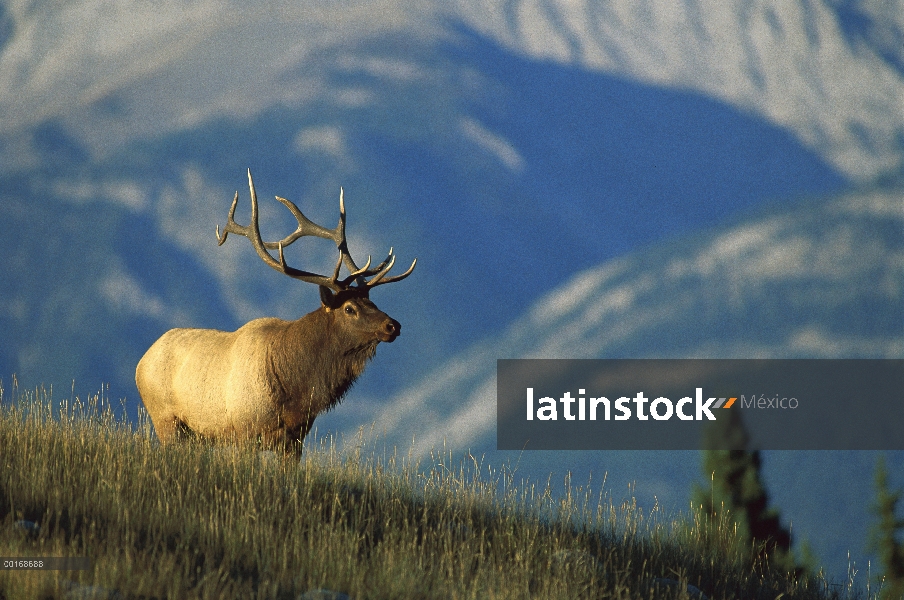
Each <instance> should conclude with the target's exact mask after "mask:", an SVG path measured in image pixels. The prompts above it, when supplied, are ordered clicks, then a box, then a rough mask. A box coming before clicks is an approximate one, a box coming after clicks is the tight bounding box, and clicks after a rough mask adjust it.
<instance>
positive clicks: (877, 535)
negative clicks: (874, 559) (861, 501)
mask: <svg viewBox="0 0 904 600" xmlns="http://www.w3.org/2000/svg"><path fill="white" fill-rule="evenodd" d="M900 499H901V492H900V491H897V492H892V491H891V490H890V489H889V487H888V468H887V467H886V466H885V457H884V456H880V457H879V460H878V461H877V463H876V502H875V504H873V512H874V513H875V514H876V516H877V517H878V518H879V520H878V522H877V523H876V525H875V526H874V529H873V537H872V545H873V548H874V549H875V550H876V551H877V552H878V554H879V562H880V564H881V565H882V570H883V572H884V577H883V580H884V581H883V582H882V591H881V593H880V596H879V598H880V599H881V600H902V598H904V542H902V541H900V540H898V534H899V532H901V531H902V530H904V519H899V518H898V517H897V516H896V510H897V505H898V501H899V500H900Z"/></svg>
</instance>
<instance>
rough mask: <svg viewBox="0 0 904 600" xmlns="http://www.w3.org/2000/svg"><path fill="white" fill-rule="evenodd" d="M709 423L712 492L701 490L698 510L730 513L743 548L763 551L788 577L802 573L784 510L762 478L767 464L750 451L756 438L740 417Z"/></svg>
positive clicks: (707, 461)
mask: <svg viewBox="0 0 904 600" xmlns="http://www.w3.org/2000/svg"><path fill="white" fill-rule="evenodd" d="M726 413H727V414H725V415H721V414H720V415H719V420H717V421H713V422H711V423H709V427H707V429H706V430H705V431H704V438H703V447H704V451H703V471H704V473H706V475H707V476H708V477H712V490H705V489H703V488H702V487H701V486H699V485H695V486H694V487H695V489H694V504H695V505H696V506H702V509H703V511H704V513H705V514H715V513H716V512H718V511H720V510H723V509H727V510H728V511H729V512H730V514H731V516H732V518H733V519H734V521H735V523H736V524H737V526H738V536H739V539H738V542H739V543H741V544H743V545H744V546H746V547H748V548H751V547H753V545H754V544H756V545H757V546H758V547H759V549H760V550H759V555H760V556H761V557H764V558H767V559H768V562H769V564H770V565H772V566H775V567H777V568H779V569H782V570H784V571H786V572H799V571H800V569H799V568H798V567H797V566H796V564H795V561H794V556H793V554H792V553H791V534H790V532H788V530H786V529H785V528H784V527H782V524H781V520H780V518H779V513H778V510H776V509H775V508H770V507H769V495H768V493H767V492H766V487H765V485H764V484H763V481H762V478H761V476H760V472H761V468H762V459H761V457H760V453H759V451H757V450H750V449H749V444H750V436H749V434H748V433H747V429H746V428H745V427H744V423H743V421H742V420H741V417H740V414H739V411H734V410H732V411H726Z"/></svg>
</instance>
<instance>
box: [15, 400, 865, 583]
mask: <svg viewBox="0 0 904 600" xmlns="http://www.w3.org/2000/svg"><path fill="white" fill-rule="evenodd" d="M352 447H353V449H352V450H350V451H345V452H339V451H338V450H337V449H336V448H337V446H336V445H335V444H332V443H329V442H327V441H324V442H321V443H315V444H308V446H307V447H306V449H305V453H304V455H303V457H302V459H301V461H300V462H298V461H294V460H289V459H287V458H285V457H283V456H281V455H276V454H273V453H272V452H261V451H258V449H256V448H253V447H247V446H245V447H236V446H211V445H208V444H205V443H202V442H190V443H189V442H186V443H182V444H177V445H170V446H166V447H161V446H160V445H159V444H158V442H157V440H156V438H155V436H154V434H153V430H152V427H151V426H150V424H149V421H148V420H147V419H146V418H140V419H139V422H138V423H137V424H128V423H124V422H123V421H122V420H119V419H117V418H116V416H115V413H114V411H113V410H112V408H111V406H110V403H109V402H108V400H107V399H106V398H104V397H103V395H102V394H98V395H95V396H93V397H90V398H87V399H85V400H81V399H79V398H76V397H70V398H68V399H65V400H63V401H58V400H54V399H53V398H51V395H50V393H49V392H48V391H46V390H42V389H37V390H32V391H21V390H18V389H16V388H15V387H13V389H12V390H9V389H8V390H2V388H0V557H48V556H87V557H89V558H90V562H91V566H90V569H88V570H82V571H41V570H31V571H25V570H0V599H3V600H11V599H19V598H65V597H120V598H287V599H292V598H318V597H319V598H328V597H333V598H343V597H344V596H342V595H340V594H345V595H347V597H350V598H354V599H366V598H449V599H465V598H473V599H484V598H487V599H490V598H525V599H526V598H544V599H545V598H550V599H557V598H562V599H565V598H568V599H573V598H618V599H625V600H628V599H630V600H635V599H637V600H640V599H652V598H693V597H697V598H700V596H699V595H696V592H694V591H693V589H691V592H693V593H689V592H688V588H687V585H688V584H690V585H692V586H694V587H695V588H698V589H699V590H701V591H702V593H703V594H705V595H706V597H708V598H710V599H713V600H715V599H738V600H741V599H744V600H776V599H777V598H781V599H782V600H792V599H801V600H804V599H806V600H810V599H812V600H816V599H820V600H821V599H841V598H844V599H847V598H862V597H864V594H865V596H866V597H871V596H872V595H871V594H870V593H869V591H868V590H867V591H866V592H865V593H864V592H862V591H857V589H856V588H855V586H854V582H850V581H849V582H842V583H841V584H837V583H832V582H829V581H826V580H825V579H824V578H823V577H822V576H821V575H819V574H807V575H797V576H796V575H794V574H789V573H782V572H781V571H779V570H778V569H777V568H775V567H773V566H770V564H769V559H768V556H766V557H763V556H762V553H761V552H759V551H758V550H759V549H758V548H756V547H746V546H744V545H742V544H739V543H738V542H737V539H738V536H737V535H736V529H735V526H734V524H733V522H732V520H731V518H730V515H728V514H726V513H725V512H722V513H717V514H704V513H703V512H702V511H701V510H694V509H693V507H691V508H689V510H688V511H687V512H686V513H683V514H678V515H668V514H665V513H664V512H663V511H662V510H660V509H659V508H654V509H653V510H652V511H642V510H640V509H639V508H638V506H637V504H636V502H633V501H628V502H622V503H614V502H613V501H612V500H611V499H610V498H609V497H608V495H607V494H606V492H605V485H604V482H600V485H599V488H598V489H597V487H596V486H594V485H590V484H588V485H580V486H579V485H572V484H571V483H570V482H568V481H566V486H565V489H566V492H565V493H564V494H558V495H554V494H553V493H552V492H551V488H550V485H549V482H530V481H521V480H520V479H519V477H518V473H517V468H516V466H513V465H498V466H496V465H488V464H484V462H483V461H482V460H481V459H480V458H479V457H473V456H470V455H465V456H463V457H453V456H451V455H450V454H448V453H446V454H434V455H433V456H432V457H431V458H430V459H429V460H425V461H422V462H417V461H412V460H410V459H409V458H408V457H406V456H399V455H396V454H385V453H382V451H378V450H377V449H375V448H374V447H369V446H367V445H366V444H364V443H360V444H358V445H357V446H354V445H352ZM30 524H35V525H34V526H32V525H30ZM318 590H319V592H318ZM325 590H330V591H331V592H333V593H334V594H333V595H332V596H330V595H329V594H328V593H327V592H326V591H325ZM92 595H93V596H92Z"/></svg>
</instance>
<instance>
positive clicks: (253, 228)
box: [217, 169, 344, 292]
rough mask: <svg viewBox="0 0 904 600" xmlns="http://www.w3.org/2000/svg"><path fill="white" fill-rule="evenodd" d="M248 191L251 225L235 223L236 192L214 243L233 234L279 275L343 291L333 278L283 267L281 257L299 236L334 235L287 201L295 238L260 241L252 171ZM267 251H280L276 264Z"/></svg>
mask: <svg viewBox="0 0 904 600" xmlns="http://www.w3.org/2000/svg"><path fill="white" fill-rule="evenodd" d="M248 190H249V191H250V193H251V222H250V223H249V224H248V225H245V226H242V225H239V224H238V223H236V222H235V208H236V205H237V204H238V198H239V193H238V192H236V193H235V198H234V199H233V201H232V207H231V208H230V209H229V218H228V222H227V223H226V227H225V228H224V230H223V236H222V237H220V228H219V226H217V241H218V242H219V244H222V243H223V242H225V241H226V236H227V234H229V233H236V234H238V235H242V236H245V237H246V238H248V239H249V240H250V241H251V245H252V246H253V247H254V250H255V251H256V252H257V254H258V256H260V257H261V259H262V260H263V261H264V262H265V263H266V264H267V265H268V266H269V267H271V268H273V269H275V270H277V271H279V272H281V273H285V274H286V275H288V276H289V277H292V278H294V279H300V280H302V281H307V282H308V283H314V284H317V285H322V286H326V287H328V288H330V289H332V290H333V291H336V292H338V291H341V289H344V288H341V287H340V286H339V285H338V284H337V282H336V277H332V278H330V277H326V276H324V275H318V274H317V273H310V272H308V271H302V270H301V269H296V268H294V267H290V266H289V265H287V264H286V258H285V255H284V254H283V248H284V247H285V246H287V245H288V244H290V243H292V242H294V241H295V240H296V239H298V238H299V237H301V236H302V235H318V236H319V237H327V238H328V239H334V237H333V235H332V234H333V232H331V231H330V230H328V229H325V228H323V227H320V226H319V225H316V224H315V223H313V222H311V221H309V220H308V219H307V218H306V217H305V216H304V215H303V214H301V211H300V210H298V207H296V206H295V205H294V204H292V203H291V202H289V201H288V200H286V201H285V202H284V204H286V203H288V204H286V205H287V206H288V207H289V210H291V211H292V212H293V214H295V215H296V219H297V220H298V229H297V230H296V232H295V233H293V234H292V236H295V237H292V236H289V238H292V239H291V240H289V241H288V242H286V241H285V240H281V241H279V242H264V241H263V240H261V232H260V227H259V226H258V208H257V192H256V191H255V189H254V179H253V178H252V177H251V169H248ZM289 205H291V206H289ZM293 209H294V210H293ZM299 217H300V218H299ZM321 230H322V231H321ZM299 231H301V232H302V233H301V234H300V235H295V234H296V233H299ZM336 231H337V232H340V233H342V234H343V235H344V227H342V226H340V227H337V228H336ZM322 232H327V234H328V235H326V236H324V235H322ZM287 239H288V238H287ZM267 248H275V249H277V250H279V261H277V260H276V259H274V258H273V256H272V255H271V254H270V253H269V252H268V251H267ZM337 275H338V274H337Z"/></svg>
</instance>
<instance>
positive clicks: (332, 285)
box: [135, 170, 417, 453]
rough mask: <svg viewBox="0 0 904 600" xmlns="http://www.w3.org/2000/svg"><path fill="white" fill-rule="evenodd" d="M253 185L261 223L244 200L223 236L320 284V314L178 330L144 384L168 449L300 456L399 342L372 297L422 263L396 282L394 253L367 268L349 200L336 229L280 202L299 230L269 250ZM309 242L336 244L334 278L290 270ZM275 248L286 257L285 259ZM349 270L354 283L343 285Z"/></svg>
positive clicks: (149, 365) (141, 368)
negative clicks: (259, 448) (245, 448)
mask: <svg viewBox="0 0 904 600" xmlns="http://www.w3.org/2000/svg"><path fill="white" fill-rule="evenodd" d="M248 187H249V189H250V191H251V223H250V224H249V225H247V226H240V225H238V224H237V223H236V222H235V219H234V217H235V209H236V205H237V203H238V192H236V195H235V198H234V199H233V201H232V208H231V209H230V210H229V220H228V223H227V225H226V228H225V229H224V231H223V234H222V236H221V235H220V231H219V226H218V227H217V239H218V242H219V244H223V242H225V241H226V236H227V235H228V234H230V233H235V234H238V235H242V236H245V237H247V238H248V239H249V240H250V241H251V244H252V246H253V247H254V249H255V250H256V251H257V253H258V255H259V256H260V257H261V258H262V259H263V261H264V262H265V263H266V264H267V265H269V266H270V267H272V268H274V269H276V270H277V271H279V272H281V273H284V274H286V275H288V276H290V277H293V278H295V279H299V280H301V281H306V282H308V283H314V284H316V285H318V286H319V287H320V301H321V306H320V308H318V309H317V310H315V311H314V312H311V313H309V314H307V315H305V316H304V317H302V318H301V319H298V320H297V321H282V320H280V319H273V318H264V319H256V320H254V321H251V322H249V323H247V324H246V325H244V326H243V327H240V328H239V329H238V330H236V331H232V332H226V331H217V330H213V329H172V330H170V331H168V332H166V333H165V334H164V335H163V336H162V337H161V338H160V339H159V340H157V341H156V342H155V343H154V345H153V346H151V348H150V349H149V350H148V351H147V353H146V354H145V355H144V356H143V357H142V359H141V360H140V361H139V363H138V368H137V369H136V371H135V381H136V383H137V385H138V391H139V392H140V394H141V399H142V401H143V402H144V405H145V408H146V409H147V411H148V414H149V415H150V417H151V420H152V421H153V423H154V429H155V430H156V432H157V437H158V438H159V439H160V441H161V443H168V442H170V441H171V440H173V439H176V438H178V437H180V436H182V435H185V434H189V435H196V436H199V437H201V438H204V439H210V440H224V439H228V440H235V441H239V442H241V441H250V442H253V443H260V444H261V445H263V446H264V447H268V448H274V449H282V450H285V451H286V452H296V453H300V452H301V442H302V440H304V437H305V436H306V435H307V433H308V431H310V429H311V426H312V425H313V423H314V419H315V417H317V415H318V414H320V413H322V412H324V411H326V410H328V409H330V408H331V407H333V406H335V405H336V404H337V403H338V402H339V401H340V400H341V399H342V397H343V395H344V394H345V392H346V391H347V390H348V389H349V387H351V385H352V383H354V381H355V379H357V378H358V376H359V375H361V373H362V372H363V371H364V367H365V366H366V364H367V361H368V360H370V359H371V358H372V357H373V356H374V353H375V352H376V348H377V344H379V343H380V342H392V341H393V340H395V338H396V337H397V336H398V335H399V333H400V331H401V326H400V325H399V323H398V322H397V321H396V320H394V319H392V318H390V317H389V316H387V315H386V314H385V313H383V312H381V311H380V310H379V309H378V308H377V307H376V305H374V303H373V302H371V301H370V299H369V297H368V294H369V291H370V289H371V288H373V287H375V286H377V285H382V284H384V283H390V282H393V281H400V280H402V279H404V278H405V277H407V276H408V275H410V274H411V272H412V271H413V270H414V266H415V264H417V260H416V259H415V261H414V262H413V263H412V264H411V267H410V268H409V269H408V270H407V271H406V272H405V273H403V274H401V275H397V276H395V277H386V274H387V273H388V272H389V269H390V268H392V265H393V263H394V262H395V256H394V255H393V253H392V249H391V248H390V250H389V255H388V256H387V257H386V260H384V261H383V262H382V263H381V264H380V265H377V266H376V267H374V268H370V259H368V260H367V264H365V265H364V267H362V268H358V266H357V265H356V264H355V262H354V260H352V257H351V255H350V254H349V252H348V246H347V244H346V240H345V204H344V201H343V197H342V194H341V193H340V199H339V224H338V225H337V226H336V228H335V229H326V228H324V227H321V226H319V225H316V224H314V223H312V222H311V221H309V220H308V219H307V218H306V217H305V216H304V215H303V214H302V213H301V211H300V210H299V209H298V207H296V206H295V205H294V204H293V203H292V202H290V201H288V200H286V199H285V198H280V197H279V196H277V200H279V201H280V202H282V203H283V204H284V205H285V206H286V207H287V208H289V210H290V211H292V214H293V215H294V216H295V218H296V220H297V221H298V228H297V229H296V230H295V232H294V233H292V234H291V235H289V236H288V237H286V238H284V239H283V240H280V241H279V242H263V241H262V240H261V236H260V229H259V227H258V210H257V194H256V193H255V190H254V182H253V181H252V179H251V171H250V170H249V171H248ZM303 236H316V237H322V238H326V239H330V240H333V241H334V242H335V243H336V246H337V247H338V249H339V259H338V261H337V263H336V268H335V270H334V272H333V274H332V276H329V277H328V276H324V275H317V274H315V273H309V272H306V271H301V270H299V269H295V268H293V267H290V266H288V265H287V264H286V261H285V258H284V256H283V248H284V247H286V246H288V245H289V244H291V243H292V242H294V241H295V240H297V239H298V238H300V237H303ZM269 250H278V254H279V260H277V259H275V258H274V257H273V255H271V254H270V252H269ZM343 264H345V266H346V268H347V269H348V271H349V275H348V276H347V277H346V278H344V279H342V280H340V279H339V271H340V269H341V267H342V265H343ZM368 278H370V279H368Z"/></svg>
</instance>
